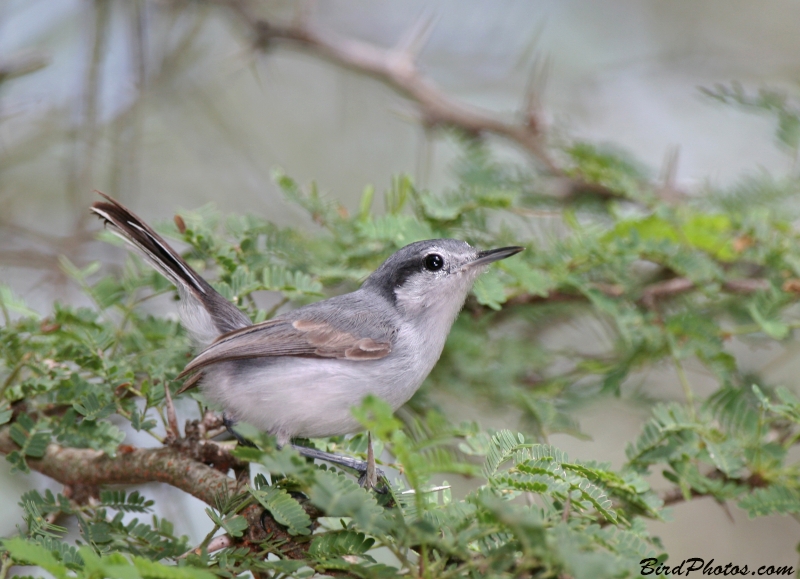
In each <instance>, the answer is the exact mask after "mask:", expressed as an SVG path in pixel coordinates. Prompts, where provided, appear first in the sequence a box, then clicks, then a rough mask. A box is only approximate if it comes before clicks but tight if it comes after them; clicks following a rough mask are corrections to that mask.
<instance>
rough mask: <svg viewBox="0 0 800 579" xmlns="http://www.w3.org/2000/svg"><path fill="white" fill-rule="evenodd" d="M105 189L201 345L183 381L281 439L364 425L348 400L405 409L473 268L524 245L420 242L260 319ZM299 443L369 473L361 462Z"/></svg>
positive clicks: (126, 235) (100, 207) (107, 211)
mask: <svg viewBox="0 0 800 579" xmlns="http://www.w3.org/2000/svg"><path fill="white" fill-rule="evenodd" d="M101 195H103V197H105V199H106V200H107V202H102V201H101V202H97V203H95V204H94V205H93V206H92V211H93V212H94V213H96V214H97V215H99V216H100V217H102V218H103V219H104V220H105V221H106V225H107V227H108V228H109V229H110V230H111V231H112V232H113V233H114V234H116V235H117V236H119V237H121V238H122V239H123V240H125V241H126V242H128V243H129V244H130V245H131V246H132V247H133V248H134V249H136V250H137V251H138V252H139V253H140V254H141V255H142V256H143V257H144V259H146V260H147V261H148V262H149V263H150V264H151V265H152V266H153V267H155V268H156V269H157V270H158V271H159V272H160V273H161V274H162V275H164V276H165V277H166V278H167V279H168V280H170V281H171V282H172V283H173V284H175V286H176V287H177V288H178V293H179V294H180V297H181V305H180V316H181V321H182V322H183V325H184V326H185V327H186V328H187V329H188V330H189V332H190V333H191V335H192V336H193V337H194V339H195V340H196V341H197V342H198V344H199V345H200V346H202V347H204V349H203V350H202V351H201V352H200V354H199V355H198V356H197V357H196V358H195V359H194V360H192V361H191V362H190V363H189V364H188V365H187V366H186V368H185V369H184V371H183V372H182V374H181V377H186V376H192V377H191V378H190V379H189V380H188V381H187V383H186V385H185V386H184V388H183V389H182V390H184V389H187V388H188V387H191V386H192V385H194V384H195V383H196V382H197V381H198V380H199V381H200V387H201V389H202V391H203V393H204V394H205V395H206V396H207V397H208V398H209V399H210V400H212V401H213V402H215V403H216V404H218V405H219V406H221V407H222V408H223V409H224V410H225V413H226V417H228V418H229V419H231V422H229V424H232V423H233V422H235V421H244V422H247V423H250V424H252V425H253V426H256V427H258V428H260V429H262V430H264V431H266V432H269V433H270V434H273V435H275V437H276V438H277V441H278V444H279V445H281V446H282V445H285V444H287V443H290V441H291V440H292V439H293V438H321V437H327V436H335V435H341V434H349V433H352V432H355V431H358V430H359V429H360V425H359V423H358V421H357V420H356V419H355V418H354V417H353V414H352V412H351V409H352V408H353V407H354V406H357V405H358V404H360V403H361V401H362V400H363V399H364V397H365V396H367V395H369V394H373V395H375V396H377V397H379V398H382V399H383V400H385V401H386V402H388V403H389V404H390V405H391V407H392V409H393V410H397V409H398V408H399V407H400V406H402V405H403V404H404V403H405V402H406V401H408V399H409V398H411V396H412V395H413V394H414V392H416V391H417V389H418V388H419V387H420V385H421V384H422V381H423V380H424V379H425V378H426V376H427V375H428V374H429V373H430V371H431V369H433V366H434V365H435V364H436V361H437V360H438V359H439V356H440V355H441V353H442V348H443V347H444V342H445V339H446V338H447V334H448V333H449V332H450V327H451V326H452V325H453V321H454V320H455V318H456V315H457V314H458V312H459V311H460V310H461V308H462V306H463V305H464V300H465V299H466V297H467V293H468V292H469V290H470V288H471V287H472V284H473V282H474V281H475V279H476V278H477V277H478V275H480V274H481V273H482V272H483V271H484V270H485V269H486V267H487V266H488V265H489V264H490V263H492V262H493V261H497V260H500V259H505V258H507V257H509V256H512V255H514V254H516V253H518V252H520V251H522V249H523V248H522V247H516V246H514V247H502V248H500V249H491V250H488V251H478V250H476V249H474V248H473V247H472V246H470V245H469V244H468V243H466V242H464V241H457V240H455V239H431V240H428V241H418V242H416V243H412V244H410V245H407V246H405V247H403V248H402V249H400V250H399V251H397V252H396V253H395V254H394V255H392V256H391V257H389V258H388V259H387V260H386V261H385V262H383V264H382V265H381V266H380V267H379V268H378V269H376V270H375V271H374V272H373V273H372V274H371V275H370V276H369V277H368V278H367V279H366V281H364V283H363V285H362V286H361V288H360V289H358V290H356V291H354V292H352V293H348V294H344V295H340V296H336V297H333V298H330V299H327V300H322V301H319V302H316V303H313V304H309V305H307V306H303V307H301V308H298V309H296V310H292V311H290V312H286V313H284V314H280V315H278V316H276V317H274V318H272V319H270V320H267V321H265V322H261V323H258V324H253V323H252V322H251V321H250V319H249V318H248V317H247V316H246V315H245V314H244V313H243V312H242V311H241V310H239V308H237V307H236V306H235V305H234V304H233V303H231V302H230V301H228V300H227V299H225V298H224V297H222V296H221V295H220V294H219V293H218V292H217V291H216V290H214V288H212V287H211V285H210V284H209V283H208V282H207V281H206V280H204V279H203V278H202V277H200V275H198V274H197V272H196V271H194V270H193V269H192V268H191V267H190V266H189V264H187V263H186V261H184V259H183V258H182V257H181V256H180V254H178V253H177V252H176V251H175V250H174V249H172V248H171V247H170V246H169V245H168V244H167V243H166V241H164V239H162V238H161V236H160V235H158V234H157V233H156V232H155V231H153V229H152V228H150V227H149V226H148V225H147V224H146V223H145V222H144V221H142V220H141V219H139V218H138V217H137V216H136V215H134V214H133V213H132V212H131V211H129V210H128V209H127V208H125V207H124V206H122V205H121V204H120V203H118V202H117V201H115V200H114V199H112V198H110V197H108V196H107V195H104V194H102V193H101ZM232 432H233V431H232ZM234 435H235V433H234ZM237 438H238V437H237ZM240 440H241V439H240ZM296 448H297V450H298V451H299V452H300V454H303V455H304V456H308V457H311V458H317V459H322V460H326V461H328V462H333V463H336V464H340V465H343V466H346V467H349V468H353V469H355V470H357V471H359V472H361V473H362V474H363V473H365V472H366V471H367V466H368V465H367V463H365V462H363V461H359V460H356V459H353V458H348V457H341V456H338V455H335V454H331V453H326V452H322V451H319V450H316V449H310V448H306V447H299V446H298V447H296ZM373 468H374V465H373Z"/></svg>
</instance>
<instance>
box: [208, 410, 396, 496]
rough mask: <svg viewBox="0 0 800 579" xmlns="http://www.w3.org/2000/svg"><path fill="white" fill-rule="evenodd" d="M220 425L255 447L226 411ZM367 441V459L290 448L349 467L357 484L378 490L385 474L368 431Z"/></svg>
mask: <svg viewBox="0 0 800 579" xmlns="http://www.w3.org/2000/svg"><path fill="white" fill-rule="evenodd" d="M222 425H223V426H224V427H225V429H226V430H227V431H228V432H229V433H230V435H231V436H233V437H234V438H235V439H236V441H237V442H238V443H239V444H240V445H242V446H249V447H251V448H256V445H255V444H253V442H252V441H250V440H248V439H246V438H245V437H244V436H242V435H241V434H239V433H238V432H236V431H235V430H234V429H233V427H234V426H235V425H236V421H235V420H234V419H233V418H231V417H230V416H228V415H227V414H226V413H224V412H223V413H222ZM367 440H368V442H367V460H366V461H363V460H358V459H357V458H351V457H349V456H342V455H340V454H334V453H332V452H325V451H324V450H317V449H316V448H308V447H307V446H299V445H297V444H293V445H292V448H294V449H295V450H296V451H297V453H298V454H300V455H302V456H305V457H306V458H312V459H314V460H324V461H325V462H329V463H331V464H336V465H338V466H343V467H346V468H351V469H353V470H354V471H356V472H357V473H358V474H359V477H358V484H359V485H361V486H362V487H364V488H365V489H367V490H369V489H375V490H378V488H377V487H378V480H381V479H382V480H386V474H385V473H384V472H383V471H382V470H381V469H379V468H377V467H376V466H375V455H374V453H373V452H372V435H371V434H369V433H368V439H367ZM282 446H283V445H282V444H279V445H278V448H281V447H282Z"/></svg>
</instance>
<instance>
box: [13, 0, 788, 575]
mask: <svg viewBox="0 0 800 579" xmlns="http://www.w3.org/2000/svg"><path fill="white" fill-rule="evenodd" d="M253 18H257V19H264V20H266V21H267V22H271V23H272V22H274V23H278V24H283V25H292V23H296V22H300V21H302V22H303V23H305V24H306V25H308V26H311V27H313V29H314V30H318V31H320V33H324V34H335V35H336V37H337V38H338V39H339V40H341V41H350V40H354V39H356V40H359V41H363V42H368V43H370V44H372V45H374V46H376V47H377V48H379V49H385V50H389V49H391V48H392V47H393V46H396V45H397V44H398V43H399V42H400V43H402V42H404V40H403V39H404V38H406V37H407V35H408V31H409V30H413V29H415V28H419V27H422V28H424V29H425V30H424V32H426V35H423V36H426V42H424V43H421V46H420V52H419V57H418V61H417V62H418V66H419V67H420V70H421V72H422V73H423V74H424V75H425V76H426V77H427V78H428V79H429V80H430V81H431V82H433V83H434V84H435V86H436V87H437V88H438V90H440V91H441V92H442V93H444V94H446V95H447V96H448V97H450V98H452V99H455V100H456V101H460V102H465V103H469V104H471V105H475V106H479V107H481V108H483V109H486V110H489V111H492V112H493V113H494V114H495V115H496V116H497V117H498V118H501V119H505V120H507V121H509V122H513V121H514V120H515V119H516V118H517V117H516V115H518V111H519V110H520V108H521V106H522V104H523V102H524V100H525V94H526V91H527V90H528V88H529V87H530V86H531V84H532V83H533V85H534V88H535V91H534V92H535V94H536V96H537V98H538V102H539V110H540V112H541V118H542V119H544V121H545V122H546V125H547V131H548V136H549V137H550V138H551V139H556V140H557V139H559V138H564V137H566V136H570V137H580V138H583V139H588V140H592V141H596V142H610V143H614V144H615V145H616V146H619V147H623V148H625V149H627V150H629V151H631V153H632V154H633V155H634V156H635V157H636V158H638V159H639V160H641V161H642V162H644V163H645V164H646V165H648V166H649V167H650V168H651V169H652V170H653V173H654V174H657V173H658V171H659V170H660V169H661V168H662V167H663V166H664V165H665V164H666V163H668V162H669V161H668V160H669V159H673V160H674V159H676V158H677V164H675V165H674V166H675V172H674V176H675V179H676V182H677V184H678V185H679V186H680V187H681V188H682V189H683V190H686V191H688V192H689V193H690V194H692V193H695V194H699V193H697V192H699V191H701V190H702V187H703V185H704V184H706V183H708V182H711V183H713V184H715V185H726V184H730V183H733V182H734V181H736V180H737V179H740V178H741V177H742V176H744V175H747V174H751V173H754V172H757V171H760V170H767V171H770V172H772V173H774V174H776V175H782V174H785V173H787V172H788V171H790V170H792V168H793V165H794V162H795V159H793V158H790V157H789V156H787V155H786V154H784V153H783V152H782V151H781V150H780V149H779V148H778V147H776V146H775V143H774V138H773V127H772V124H773V122H772V121H770V120H769V119H768V118H762V117H759V116H755V115H748V114H746V113H744V112H738V111H737V110H735V109H732V108H727V107H720V106H718V104H717V103H715V102H714V101H712V100H711V99H709V98H707V97H705V96H703V95H702V93H701V92H700V90H699V89H698V87H701V86H706V87H708V86H712V85H713V84H714V83H716V82H729V81H731V80H736V81H740V82H742V83H743V84H744V85H745V86H748V87H756V88H757V87H759V86H764V85H768V86H771V87H777V88H782V87H783V88H787V89H793V88H794V87H795V85H796V81H797V78H798V74H800V64H799V63H800V35H798V34H797V27H796V23H797V22H798V21H800V4H797V3H795V2H789V1H783V0H762V1H761V2H758V3H754V2H746V1H734V0H701V1H697V2H692V3H688V2H677V3H676V2H671V1H667V0H663V1H650V2H640V1H635V0H607V1H606V2H602V3H599V2H591V1H588V0H583V1H570V0H559V1H555V0H553V1H535V0H529V1H520V0H497V1H495V2H491V3H485V2H477V1H473V0H459V1H456V0H452V1H445V0H440V1H437V2H422V1H407V2H403V3H397V2H389V1H388V0H372V1H369V2H368V1H365V0H350V1H348V2H344V1H335V0H329V1H327V2H317V3H314V2H305V3H301V4H298V3H295V2H289V1H258V2H255V1H254V2H250V3H248V4H246V5H245V4H242V3H240V2H237V1H236V0H208V1H191V2H190V1H181V0H124V1H123V0H4V1H3V2H2V3H0V282H2V283H5V284H8V285H10V286H11V287H12V288H13V289H14V291H15V292H17V293H19V294H21V295H23V296H24V297H25V299H26V300H27V301H28V303H29V304H30V305H31V306H33V307H35V308H36V309H39V310H41V311H47V310H49V308H50V304H51V303H52V301H53V300H55V299H59V300H80V299H81V298H80V293H79V288H76V287H73V286H72V285H70V283H69V282H68V281H67V278H66V277H65V276H64V275H63V274H62V273H61V270H60V267H59V256H60V255H66V256H67V257H68V258H69V259H70V260H72V261H73V262H75V263H77V264H79V265H85V264H87V263H89V262H90V261H91V260H93V259H104V260H108V259H121V255H122V253H121V252H119V251H118V250H114V249H113V248H109V247H108V246H105V245H103V244H99V243H97V242H96V241H94V237H95V235H96V232H97V231H98V230H99V229H100V226H99V223H98V222H97V221H96V220H94V219H90V218H89V214H88V211H87V208H88V206H89V205H90V204H91V202H92V201H93V200H94V197H95V194H94V193H93V192H92V191H93V190H94V189H99V190H102V191H104V192H106V193H108V194H110V195H112V196H114V197H116V198H118V199H120V200H121V201H123V202H124V203H125V204H127V205H128V206H130V207H131V208H132V209H133V210H134V211H136V212H137V213H138V214H140V215H141V216H142V217H143V218H145V219H146V220H147V221H151V222H153V221H156V222H157V221H159V220H167V219H170V218H171V216H172V215H173V214H174V213H175V212H176V211H177V210H178V209H179V208H190V209H194V208H197V207H199V206H201V205H204V204H206V203H209V202H213V203H215V204H216V205H218V206H219V207H220V208H221V209H222V210H223V211H224V212H237V213H246V212H252V213H256V214H259V215H262V216H266V217H268V218H269V219H271V220H274V221H276V222H278V223H281V224H296V225H300V226H309V224H308V223H307V221H306V217H305V216H304V215H303V214H302V213H301V212H300V211H299V210H298V209H296V208H293V207H290V206H289V205H287V204H285V203H284V202H283V200H282V197H281V194H280V193H279V190H278V188H277V186H276V185H275V184H274V183H273V181H272V178H271V173H272V171H273V169H275V168H277V167H280V168H282V169H283V170H284V171H285V172H286V173H287V174H289V175H291V176H292V177H294V178H295V179H297V180H298V181H299V182H301V183H308V182H310V181H312V180H313V181H316V182H317V183H318V185H319V187H320V189H321V191H323V192H324V193H325V194H326V195H328V196H331V197H335V198H336V199H339V200H341V201H342V203H343V204H344V205H345V206H347V207H350V208H354V207H355V206H356V205H357V200H358V198H359V196H360V195H361V192H362V190H363V188H364V187H365V186H366V185H368V184H372V185H374V186H375V187H376V189H377V190H378V191H380V190H382V189H385V188H387V187H388V185H389V183H390V181H391V178H392V176H393V175H398V174H403V173H405V174H409V175H411V176H412V177H413V178H414V180H415V182H416V183H417V185H418V186H421V187H425V188H429V189H431V190H433V191H437V190H440V189H444V188H446V187H447V186H449V185H450V184H452V182H453V176H452V173H451V167H452V162H453V160H454V158H455V157H456V156H457V154H458V153H459V147H458V144H457V142H456V141H455V140H454V139H453V138H452V136H451V135H449V134H448V133H447V132H446V131H441V130H437V129H436V128H432V127H428V128H424V127H423V123H420V122H419V121H420V119H419V114H418V109H417V108H416V107H415V106H414V104H413V102H411V101H409V100H407V99H406V98H405V97H404V96H403V94H401V93H399V92H398V91H396V90H394V89H393V88H392V87H390V86H387V85H386V84H384V83H382V82H381V81H380V80H378V79H375V78H371V77H370V76H368V75H365V74H363V73H362V72H359V71H355V70H349V69H345V68H343V67H341V66H339V65H337V64H336V63H335V62H331V61H330V60H328V59H325V58H322V57H321V56H320V54H319V52H314V51H304V50H301V49H297V47H296V46H292V45H284V44H282V43H279V42H275V43H272V44H270V45H268V46H263V45H257V42H256V41H257V40H258V39H259V37H258V36H257V34H256V32H257V31H256V30H254V29H253V27H252V26H250V25H249V24H250V23H251V22H252V19H253ZM262 40H263V38H262ZM262 44H263V43H262ZM490 140H491V142H492V145H493V147H494V148H495V150H496V151H497V154H498V155H499V156H501V157H505V158H512V159H515V160H518V161H520V162H524V163H533V164H535V163H536V161H535V160H533V159H531V158H530V157H529V156H528V155H526V153H525V152H524V151H521V150H519V149H518V148H516V147H515V146H514V145H512V144H510V143H509V142H508V141H504V140H502V139H500V138H491V137H490ZM566 339H570V340H574V339H575V338H574V336H569V337H566V336H564V335H553V336H552V340H553V341H554V342H556V343H557V342H558V340H566ZM764 356H765V353H764V352H754V353H753V354H752V361H753V364H755V365H757V364H758V363H759V361H761V362H762V363H763V362H765V361H766V360H765V359H764ZM769 356H770V357H771V356H772V354H770V355H769ZM781 371H782V372H783V373H784V375H785V376H787V377H789V376H792V375H793V372H794V369H793V368H792V367H791V365H784V366H783V369H782V370H781ZM652 380H653V382H652V385H651V386H650V388H651V390H653V391H656V392H657V390H658V375H657V373H655V374H653V377H652ZM698 381H700V382H701V381H702V378H698ZM789 385H791V384H789ZM451 404H452V405H453V407H455V408H457V406H456V404H457V403H456V402H455V401H451ZM460 410H463V412H464V414H465V415H469V417H471V418H476V419H478V420H480V421H481V422H482V423H483V425H484V426H506V425H508V423H509V422H508V421H509V418H511V419H512V420H513V416H511V417H509V416H507V415H489V416H487V415H485V414H482V415H480V416H478V415H477V414H476V410H475V409H460ZM645 417H646V409H642V408H635V407H632V406H629V405H627V404H626V403H625V402H624V401H623V400H616V401H606V402H602V403H599V404H598V405H595V406H593V407H591V408H586V409H584V410H582V411H581V416H580V418H581V426H582V428H583V430H584V431H585V432H587V433H588V434H590V435H591V436H592V440H589V441H581V440H576V439H573V438H569V437H567V436H564V435H559V436H555V437H553V439H552V441H551V442H552V443H553V444H555V445H557V446H560V447H561V448H563V449H564V450H566V451H567V452H568V453H569V454H570V455H571V456H575V457H576V458H582V459H598V460H610V461H611V462H612V463H613V464H614V466H615V467H618V466H620V465H621V464H622V462H623V460H624V442H625V441H627V440H630V439H632V438H633V437H634V436H635V434H636V433H637V432H638V430H639V428H640V425H641V423H642V421H643V420H644V418H645ZM8 470H9V469H8V467H7V466H6V463H5V462H0V536H2V535H4V534H6V533H8V532H10V531H11V530H13V528H14V526H15V525H16V524H19V523H20V522H21V519H20V517H19V514H20V512H21V511H20V510H19V509H18V507H17V506H16V505H15V504H14V501H15V500H16V497H18V496H19V494H20V493H21V492H23V491H24V490H25V488H26V486H27V485H29V484H30V481H31V480H35V481H38V482H39V484H42V485H47V484H49V483H47V481H45V480H44V479H35V478H30V477H23V476H20V475H11V474H10V473H9V472H8ZM147 492H148V493H150V494H151V495H152V496H153V497H154V498H159V497H160V496H166V495H169V496H170V497H172V498H171V500H170V502H169V503H168V504H169V508H170V509H171V512H169V513H164V514H165V515H167V516H170V517H172V518H173V519H174V520H176V521H180V520H183V521H185V522H186V525H185V528H184V529H179V532H182V533H186V534H189V535H190V536H191V537H192V540H193V541H195V540H199V539H200V538H202V537H203V535H204V534H205V533H206V532H207V531H208V529H209V528H210V526H211V525H210V521H208V519H207V518H206V517H205V515H204V514H203V512H202V508H201V507H200V505H199V503H197V502H195V501H194V500H193V499H190V498H187V497H185V496H183V495H180V493H176V492H173V491H171V490H169V489H165V488H161V487H157V486H152V487H150V488H148V489H147ZM173 495H174V496H173ZM165 504H167V503H165ZM674 518H675V520H674V522H672V523H668V524H655V523H654V524H653V525H652V527H651V528H652V530H653V532H654V533H655V534H657V535H660V536H661V537H662V539H663V541H664V544H665V546H666V550H667V552H668V553H669V554H670V559H671V560H672V562H673V563H677V562H679V561H680V560H682V559H684V558H688V557H702V558H705V559H710V558H714V559H715V560H716V561H717V562H722V563H723V564H724V563H726V562H728V561H732V562H735V563H737V564H748V565H751V566H753V565H754V566H759V565H765V564H775V565H777V564H796V554H795V553H794V545H795V544H796V542H797V535H798V524H797V521H795V520H793V519H791V518H788V517H782V518H781V517H769V518H761V519H758V520H753V521H751V520H748V519H747V517H746V515H745V514H744V513H742V512H741V511H739V510H737V509H735V507H734V508H732V509H731V510H727V509H725V508H723V507H720V506H719V505H716V504H715V503H714V502H713V501H711V500H707V499H703V500H695V501H690V502H688V503H685V504H681V505H680V506H678V507H676V508H675V509H674Z"/></svg>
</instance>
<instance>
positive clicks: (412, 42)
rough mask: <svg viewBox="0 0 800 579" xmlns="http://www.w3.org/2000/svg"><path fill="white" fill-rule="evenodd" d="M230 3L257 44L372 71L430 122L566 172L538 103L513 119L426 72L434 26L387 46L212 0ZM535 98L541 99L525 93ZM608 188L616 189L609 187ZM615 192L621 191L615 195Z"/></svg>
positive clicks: (240, 3)
mask: <svg viewBox="0 0 800 579" xmlns="http://www.w3.org/2000/svg"><path fill="white" fill-rule="evenodd" d="M211 1H213V2H214V3H216V4H219V5H223V6H227V7H229V8H230V9H231V10H232V11H233V13H234V14H236V15H237V16H238V17H239V19H240V20H241V21H242V22H244V24H245V25H246V26H247V27H248V28H249V29H250V31H251V33H252V35H253V38H254V44H255V45H256V46H257V47H258V48H260V49H262V50H267V49H269V48H272V47H274V46H276V45H279V44H288V45H293V46H295V47H299V48H302V49H304V50H306V51H308V52H310V53H312V54H314V55H316V56H319V57H321V58H324V59H326V60H328V61H330V62H333V63H335V64H337V65H339V66H342V67H344V68H348V69H350V70H353V71H356V72H358V73H360V74H365V75H368V76H371V77H373V78H375V79H377V80H379V81H381V82H383V83H385V84H387V85H388V86H389V87H391V88H392V89H394V90H395V91H397V92H398V93H400V94H402V95H403V96H405V97H406V98H408V99H409V100H411V101H413V102H415V103H416V104H417V106H418V108H419V112H420V114H421V116H422V122H423V123H424V124H425V126H428V127H451V128H456V129H459V130H461V131H464V132H466V133H468V134H470V135H482V134H486V133H491V134H494V135H497V136H500V137H503V138H505V139H508V140H510V141H512V142H513V143H515V144H516V145H518V146H519V147H521V148H522V149H523V150H525V151H526V152H528V153H529V154H530V155H531V156H533V157H534V158H535V159H537V160H538V161H539V163H540V164H541V165H542V166H543V167H544V168H545V169H546V170H547V171H548V172H550V173H551V174H553V175H556V176H564V172H563V170H561V169H560V168H559V166H558V165H557V163H556V162H555V160H554V159H553V158H552V157H551V156H550V154H549V153H548V152H547V148H546V146H545V143H544V135H543V133H542V126H543V125H544V123H543V122H542V120H541V119H540V118H539V115H538V114H537V111H536V110H535V106H534V105H533V104H531V106H530V107H528V110H527V111H525V114H524V120H523V122H516V123H515V122H508V121H505V120H503V119H501V118H499V117H497V116H496V115H494V114H492V113H491V112H489V111H486V110H484V109H481V108H479V107H476V106H472V105H469V104H466V103H463V102H460V101H458V100H456V99H453V98H451V97H449V96H447V95H446V94H445V93H444V92H442V91H441V90H440V89H439V88H438V87H437V86H436V84H434V83H433V82H432V81H431V80H430V79H428V78H427V77H425V76H424V75H423V74H422V73H421V72H420V70H419V67H418V66H417V64H416V62H415V60H416V56H417V53H418V51H419V49H420V48H421V45H422V44H424V36H425V34H426V32H427V30H428V29H429V28H428V27H427V26H425V23H422V25H419V26H416V27H415V29H414V30H412V31H411V32H410V33H409V34H407V35H406V36H405V38H404V39H403V40H402V41H401V42H400V43H399V44H398V45H397V46H395V47H394V48H391V49H385V48H381V47H379V46H375V45H373V44H370V43H368V42H364V41H361V40H357V39H354V38H348V37H344V36H339V35H337V34H334V33H332V32H329V31H322V30H319V29H316V28H313V27H312V26H311V25H309V24H308V23H307V22H298V23H293V24H286V25H283V24H274V23H272V22H268V21H267V20H265V19H263V18H261V17H259V16H258V15H257V14H256V13H255V12H254V11H253V9H252V8H251V6H250V4H249V3H248V2H247V1H246V0H211ZM526 100H527V101H528V102H530V103H535V102H536V99H531V98H529V99H526ZM603 193H604V194H606V195H608V194H610V193H611V192H609V191H607V190H605V189H604V191H603ZM612 196H616V195H612Z"/></svg>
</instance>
